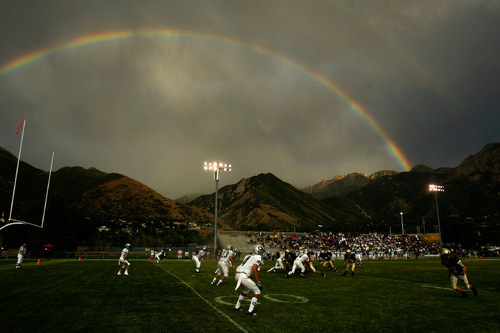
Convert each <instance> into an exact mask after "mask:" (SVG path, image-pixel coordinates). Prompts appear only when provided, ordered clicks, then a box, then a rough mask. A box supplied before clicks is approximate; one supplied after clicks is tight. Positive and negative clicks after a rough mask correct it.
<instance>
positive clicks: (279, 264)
mask: <svg viewBox="0 0 500 333" xmlns="http://www.w3.org/2000/svg"><path fill="white" fill-rule="evenodd" d="M276 255H277V258H276V263H275V264H274V267H271V268H270V269H269V270H268V271H267V272H268V273H272V272H274V271H276V270H277V269H285V265H284V264H283V259H284V258H285V251H281V254H280V252H277V253H276Z"/></svg>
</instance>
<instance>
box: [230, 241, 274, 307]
mask: <svg viewBox="0 0 500 333" xmlns="http://www.w3.org/2000/svg"><path fill="white" fill-rule="evenodd" d="M265 252H266V251H265V249H264V246H262V245H254V247H253V248H252V254H249V255H247V256H246V257H245V258H244V259H243V261H242V262H241V265H239V266H238V267H237V268H236V275H235V278H236V281H237V283H236V288H235V290H237V289H238V288H239V287H240V285H241V286H242V287H243V292H242V293H241V294H240V296H239V297H238V301H236V305H235V307H234V310H235V311H242V310H241V302H242V301H243V300H244V299H245V296H246V295H247V294H248V293H249V292H250V291H252V292H253V297H252V300H251V302H250V307H249V308H248V312H247V315H249V316H256V315H257V314H256V313H255V311H254V310H255V306H256V305H257V299H258V298H259V295H260V293H261V291H262V284H261V282H260V280H259V274H258V269H259V268H260V266H262V265H263V264H264V260H263V259H262V255H264V254H265ZM252 273H253V275H254V276H255V280H256V281H257V283H255V282H254V281H253V280H252V279H251V278H250V276H251V275H252Z"/></svg>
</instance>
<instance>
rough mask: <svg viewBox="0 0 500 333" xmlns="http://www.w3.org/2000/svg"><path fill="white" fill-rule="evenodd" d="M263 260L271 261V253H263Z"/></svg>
mask: <svg viewBox="0 0 500 333" xmlns="http://www.w3.org/2000/svg"><path fill="white" fill-rule="evenodd" d="M262 259H264V260H269V259H271V253H269V252H267V251H264V252H263V253H262Z"/></svg>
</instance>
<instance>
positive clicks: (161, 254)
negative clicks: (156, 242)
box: [155, 250, 165, 264]
mask: <svg viewBox="0 0 500 333" xmlns="http://www.w3.org/2000/svg"><path fill="white" fill-rule="evenodd" d="M155 258H156V263H157V264H158V263H159V262H160V261H161V260H162V259H163V258H165V250H161V251H158V253H156V256H155Z"/></svg>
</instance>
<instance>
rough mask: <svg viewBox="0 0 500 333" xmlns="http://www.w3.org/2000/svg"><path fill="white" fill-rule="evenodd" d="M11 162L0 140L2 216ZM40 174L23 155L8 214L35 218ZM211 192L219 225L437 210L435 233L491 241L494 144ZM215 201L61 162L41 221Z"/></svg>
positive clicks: (185, 216)
mask: <svg viewBox="0 0 500 333" xmlns="http://www.w3.org/2000/svg"><path fill="white" fill-rule="evenodd" d="M16 163H17V158H16V157H15V156H14V155H13V154H11V153H10V152H8V151H6V150H5V149H3V148H0V211H1V212H4V214H5V218H6V217H7V216H8V213H9V210H10V202H11V196H12V188H13V180H14V175H15V169H16ZM47 179H48V173H47V172H44V171H42V170H39V169H37V168H34V167H32V166H31V165H29V164H27V163H24V162H22V161H21V163H20V169H19V178H18V184H17V189H16V196H15V204H14V208H13V218H16V219H21V220H26V221H28V220H29V221H37V220H40V218H41V213H42V211H43V207H42V206H43V202H44V198H45V187H46V185H47ZM431 183H435V184H439V185H443V186H444V188H445V192H440V193H437V195H434V193H431V192H429V191H428V185H429V184H431ZM218 194H219V198H218V203H219V207H218V224H219V228H221V229H232V230H275V229H288V230H294V229H296V230H302V231H308V230H314V229H317V228H325V229H329V230H344V231H351V232H369V231H378V232H393V233H400V232H401V231H402V229H403V228H404V230H405V232H417V231H420V232H423V231H424V229H427V230H426V231H427V232H434V231H436V225H437V224H438V223H437V222H438V221H437V216H438V215H437V211H436V208H438V212H439V216H440V217H441V221H440V222H441V226H442V229H443V233H444V234H445V235H447V237H448V238H449V239H450V240H452V239H453V240H454V239H456V238H457V237H458V238H460V240H461V241H462V242H463V240H462V239H463V238H464V237H463V236H464V235H468V236H470V237H469V238H470V239H469V241H470V242H483V241H485V240H486V241H489V240H490V239H499V238H498V230H499V229H500V228H499V226H500V224H499V214H498V210H499V207H500V144H499V143H491V144H487V145H486V146H485V147H484V148H483V149H482V150H481V151H479V152H478V153H476V154H474V155H471V156H469V157H467V158H465V160H464V161H463V162H462V163H461V164H460V165H458V166H457V167H451V168H438V169H432V168H430V167H427V166H424V165H417V166H415V167H414V168H413V169H412V170H410V171H408V172H396V171H391V170H383V171H380V172H377V173H374V174H372V175H365V174H360V173H351V174H347V175H338V176H335V177H334V178H332V179H331V180H324V181H321V182H319V183H317V184H315V185H312V186H308V187H306V188H303V189H299V188H297V187H295V186H293V185H291V184H288V183H286V182H283V181H282V180H280V179H279V178H278V177H276V176H275V175H273V174H270V173H262V174H259V175H256V176H254V177H250V178H245V179H242V180H240V181H239V182H238V183H237V184H233V185H228V186H225V187H223V188H221V189H220V190H219V192H218ZM186 198H189V199H187V200H186ZM193 198H194V199H193ZM181 199H182V200H184V201H183V203H180V202H181V201H180V200H181ZM214 201H215V200H214V194H207V195H186V196H184V197H183V198H179V200H177V202H176V201H174V200H171V199H168V198H165V197H164V196H162V195H160V194H159V193H157V192H156V191H155V190H153V189H151V188H149V187H147V186H146V185H144V184H142V183H140V182H138V181H136V180H134V179H131V178H129V177H127V176H125V175H121V174H117V173H104V172H102V171H99V170H97V169H95V168H90V169H84V168H81V167H64V168H61V169H59V170H57V171H55V172H53V173H52V180H51V187H50V196H49V201H48V215H47V219H48V221H49V223H50V218H51V217H52V218H57V217H56V214H54V210H55V209H54V207H53V206H54V205H56V204H57V205H58V207H63V210H64V211H66V212H67V211H71V214H72V216H75V215H77V216H80V217H83V218H87V219H97V220H100V221H103V223H104V222H106V223H107V224H110V223H112V221H116V220H125V221H131V220H135V221H148V220H162V221H167V222H172V221H194V222H197V223H211V222H212V221H213V220H214V214H213V212H214ZM436 204H438V206H437V207H436ZM51 212H52V213H51ZM82 223H84V222H82ZM494 237H496V238H494ZM443 238H445V237H444V236H443Z"/></svg>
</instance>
